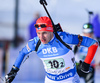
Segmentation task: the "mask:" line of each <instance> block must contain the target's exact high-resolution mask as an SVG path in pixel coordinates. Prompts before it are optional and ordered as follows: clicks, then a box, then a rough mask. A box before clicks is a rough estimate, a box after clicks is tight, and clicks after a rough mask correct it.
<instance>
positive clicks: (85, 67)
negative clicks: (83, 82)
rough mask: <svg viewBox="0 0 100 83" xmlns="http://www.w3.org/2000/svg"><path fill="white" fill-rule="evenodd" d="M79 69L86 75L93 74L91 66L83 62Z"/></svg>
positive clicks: (80, 63)
mask: <svg viewBox="0 0 100 83" xmlns="http://www.w3.org/2000/svg"><path fill="white" fill-rule="evenodd" d="M78 69H80V70H81V71H82V72H84V73H89V72H92V68H91V66H90V64H87V63H85V62H82V61H81V60H80V62H79V65H78Z"/></svg>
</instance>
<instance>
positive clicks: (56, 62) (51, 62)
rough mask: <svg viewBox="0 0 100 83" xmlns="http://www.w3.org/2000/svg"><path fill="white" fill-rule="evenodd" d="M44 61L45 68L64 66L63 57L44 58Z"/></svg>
mask: <svg viewBox="0 0 100 83" xmlns="http://www.w3.org/2000/svg"><path fill="white" fill-rule="evenodd" d="M44 62H45V64H46V66H47V68H51V69H60V68H63V67H64V66H65V62H64V59H63V58H57V59H49V60H44Z"/></svg>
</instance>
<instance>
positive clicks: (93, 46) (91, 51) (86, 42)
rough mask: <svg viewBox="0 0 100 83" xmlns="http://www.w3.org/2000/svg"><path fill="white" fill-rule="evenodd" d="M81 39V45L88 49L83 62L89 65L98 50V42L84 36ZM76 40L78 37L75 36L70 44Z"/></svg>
mask: <svg viewBox="0 0 100 83" xmlns="http://www.w3.org/2000/svg"><path fill="white" fill-rule="evenodd" d="M82 37H83V40H82V42H81V45H82V46H86V47H88V52H87V56H86V58H85V60H84V62H85V63H88V64H90V63H91V61H92V59H93V57H94V55H95V53H96V50H97V48H98V42H97V41H96V40H94V39H92V38H89V37H86V36H82ZM77 39H78V36H76V35H75V36H74V37H73V40H72V42H74V41H77ZM78 42H79V41H78ZM78 42H77V43H78ZM75 43H76V42H75Z"/></svg>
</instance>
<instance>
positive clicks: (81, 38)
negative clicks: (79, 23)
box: [77, 35, 83, 47]
mask: <svg viewBox="0 0 100 83" xmlns="http://www.w3.org/2000/svg"><path fill="white" fill-rule="evenodd" d="M78 39H79V43H78V44H77V46H78V47H79V46H80V45H81V43H82V40H83V37H82V36H80V35H78Z"/></svg>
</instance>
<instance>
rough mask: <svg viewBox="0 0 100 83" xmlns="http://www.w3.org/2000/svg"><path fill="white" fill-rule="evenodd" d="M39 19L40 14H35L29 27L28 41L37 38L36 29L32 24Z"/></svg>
mask: <svg viewBox="0 0 100 83" xmlns="http://www.w3.org/2000/svg"><path fill="white" fill-rule="evenodd" d="M39 17H40V14H39V13H36V14H35V18H34V20H33V21H32V22H31V23H30V25H29V39H33V38H34V37H36V36H37V33H36V29H35V27H34V24H36V20H37V19H38V18H39Z"/></svg>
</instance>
